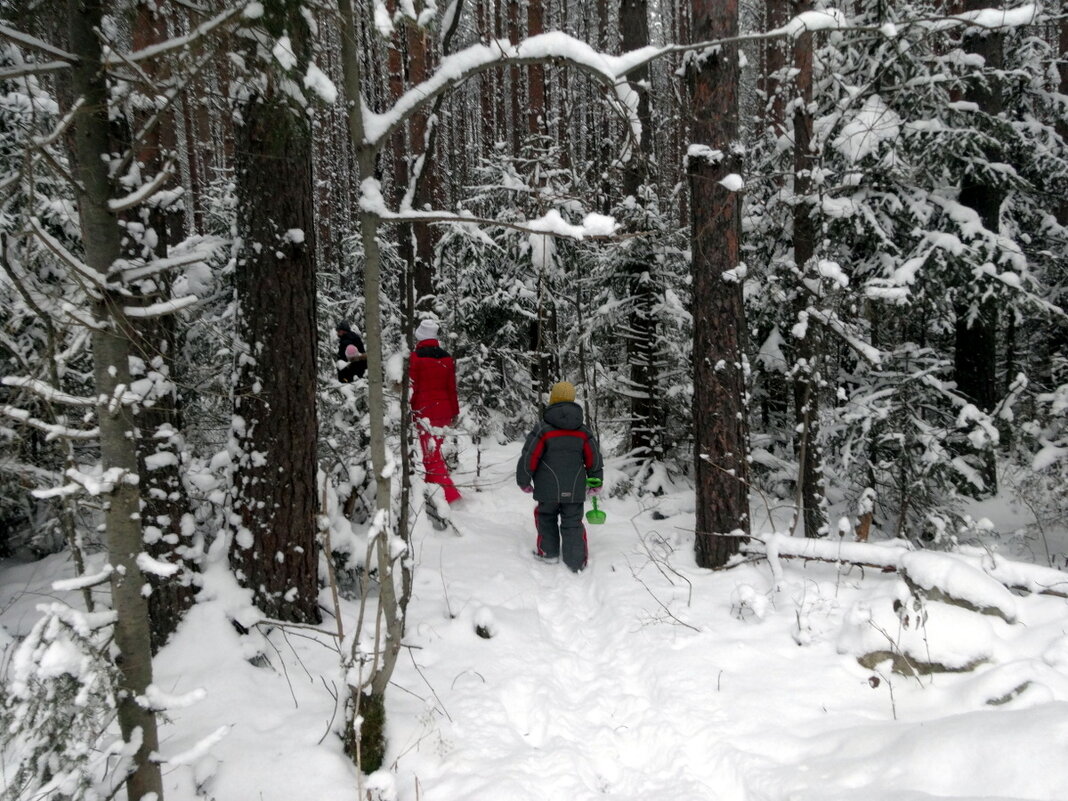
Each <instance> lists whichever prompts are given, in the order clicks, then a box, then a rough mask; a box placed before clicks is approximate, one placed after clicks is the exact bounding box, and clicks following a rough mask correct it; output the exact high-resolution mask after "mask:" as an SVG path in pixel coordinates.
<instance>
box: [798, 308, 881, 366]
mask: <svg viewBox="0 0 1068 801" xmlns="http://www.w3.org/2000/svg"><path fill="white" fill-rule="evenodd" d="M805 311H807V312H808V316H809V317H810V318H811V319H813V320H815V321H816V322H818V323H820V324H822V325H823V326H824V327H825V328H826V329H827V330H828V331H831V332H833V333H834V334H835V335H837V336H838V337H839V338H840V339H841V340H842V341H843V342H845V343H846V344H847V345H848V346H849V347H851V348H852V349H853V350H854V351H855V352H856V354H857V355H858V356H860V357H861V358H862V359H864V360H865V361H866V362H867V363H868V364H871V365H879V364H882V362H883V355H882V352H881V351H880V350H879V349H878V348H876V347H875V346H874V345H869V344H868V343H867V342H865V341H864V340H862V339H859V338H858V337H855V336H853V335H852V334H850V333H849V331H848V330H847V328H846V324H845V323H844V322H842V319H841V318H840V317H839V316H838V315H837V314H836V313H835V312H833V311H823V310H822V309H816V308H814V307H811V306H810V307H809V308H807V309H806V310H805Z"/></svg>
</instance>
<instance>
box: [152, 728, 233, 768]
mask: <svg viewBox="0 0 1068 801" xmlns="http://www.w3.org/2000/svg"><path fill="white" fill-rule="evenodd" d="M229 733H230V727H229V726H220V727H219V728H218V729H216V730H215V731H213V732H212V733H211V734H209V735H208V736H207V737H205V738H204V739H202V740H200V741H199V742H198V743H196V744H195V745H194V746H193V747H192V748H190V749H189V750H188V751H183V752H182V753H180V754H175V755H174V756H172V757H166V758H165V759H164V760H163V762H164V764H166V765H194V764H196V763H197V762H199V761H200V760H201V759H203V758H204V757H205V756H207V755H208V754H210V753H211V749H212V748H214V747H215V746H216V745H217V744H218V743H219V742H220V741H221V740H222V739H223V738H224V737H225V736H226V735H227V734H229Z"/></svg>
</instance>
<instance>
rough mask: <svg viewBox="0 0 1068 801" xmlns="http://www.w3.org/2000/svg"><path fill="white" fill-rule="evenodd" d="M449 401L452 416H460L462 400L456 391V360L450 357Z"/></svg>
mask: <svg viewBox="0 0 1068 801" xmlns="http://www.w3.org/2000/svg"><path fill="white" fill-rule="evenodd" d="M449 403H450V404H451V405H452V416H453V417H459V416H460V401H459V398H458V397H457V393H456V362H454V361H453V360H452V359H449Z"/></svg>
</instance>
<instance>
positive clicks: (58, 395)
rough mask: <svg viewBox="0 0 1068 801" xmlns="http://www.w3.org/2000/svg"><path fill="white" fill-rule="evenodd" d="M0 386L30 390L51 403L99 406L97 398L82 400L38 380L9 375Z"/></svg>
mask: <svg viewBox="0 0 1068 801" xmlns="http://www.w3.org/2000/svg"><path fill="white" fill-rule="evenodd" d="M0 384H3V385H4V386H5V387H20V388H22V389H28V390H29V391H30V392H32V393H33V394H35V395H37V396H38V397H39V398H41V399H42V400H45V401H48V402H49V403H62V404H65V405H67V406H83V407H88V406H96V404H97V399H96V398H80V397H78V396H77V395H68V394H67V393H66V392H61V391H59V390H58V389H56V388H55V387H53V386H52V385H51V384H49V383H47V382H45V381H40V380H38V379H36V378H25V377H23V376H14V375H8V376H4V377H3V378H2V379H0Z"/></svg>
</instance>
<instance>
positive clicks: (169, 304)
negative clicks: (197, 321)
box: [122, 295, 200, 319]
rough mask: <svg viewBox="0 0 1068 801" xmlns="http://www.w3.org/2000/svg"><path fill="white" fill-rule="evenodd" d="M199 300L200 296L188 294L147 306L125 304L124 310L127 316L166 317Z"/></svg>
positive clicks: (143, 317) (142, 317) (141, 317)
mask: <svg viewBox="0 0 1068 801" xmlns="http://www.w3.org/2000/svg"><path fill="white" fill-rule="evenodd" d="M199 300H200V298H198V297H197V296H196V295H186V296H185V297H181V298H174V299H173V300H165V301H162V302H160V303H150V304H149V305H147V306H124V307H123V310H122V311H123V313H124V314H125V315H126V316H127V317H137V318H140V319H146V318H149V317H165V316H166V315H168V314H174V313H175V312H177V311H181V310H182V309H187V308H189V307H190V306H193V305H195V304H196V303H197V302H198V301H199Z"/></svg>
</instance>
